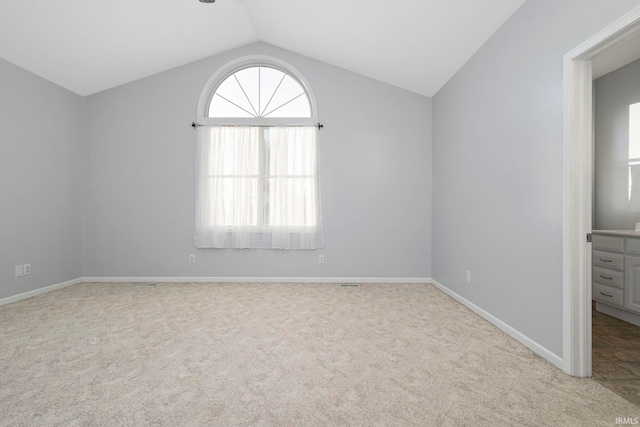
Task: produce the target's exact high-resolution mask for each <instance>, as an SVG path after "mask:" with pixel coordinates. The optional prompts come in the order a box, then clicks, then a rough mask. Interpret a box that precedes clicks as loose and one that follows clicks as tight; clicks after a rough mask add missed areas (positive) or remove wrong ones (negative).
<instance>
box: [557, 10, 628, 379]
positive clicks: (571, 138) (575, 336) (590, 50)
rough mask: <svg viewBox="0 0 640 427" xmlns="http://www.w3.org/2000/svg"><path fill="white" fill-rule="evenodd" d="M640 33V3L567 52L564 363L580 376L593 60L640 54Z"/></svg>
mask: <svg viewBox="0 0 640 427" xmlns="http://www.w3.org/2000/svg"><path fill="white" fill-rule="evenodd" d="M639 35H640V7H639V8H636V9H634V10H633V11H631V12H630V13H629V14H627V15H626V16H624V17H623V18H621V19H619V20H618V21H616V22H614V23H613V24H612V25H610V26H609V27H607V28H605V29H604V30H602V31H601V32H599V33H598V34H596V35H595V36H593V37H592V38H590V39H589V40H587V41H585V42H584V43H583V44H581V45H580V46H578V47H576V48H575V49H573V50H572V51H571V52H569V53H567V54H566V55H565V56H564V147H563V150H564V165H563V168H564V195H565V197H564V206H563V211H564V214H563V283H564V288H563V364H564V366H563V367H564V371H565V372H567V373H569V374H571V375H574V376H579V377H588V376H591V375H592V288H591V283H592V281H591V279H592V263H591V250H592V248H591V243H590V241H591V240H590V239H591V232H592V221H593V211H592V208H593V188H594V184H593V176H594V173H593V158H594V157H593V124H594V120H593V76H594V74H593V72H594V64H596V66H600V65H599V64H601V63H602V62H603V61H604V62H608V63H609V64H610V65H609V66H612V67H614V68H612V69H611V70H614V69H616V68H619V67H621V66H623V65H626V63H629V62H632V60H633V59H637V58H639V57H640V50H638V51H637V52H635V53H633V52H632V51H633V48H632V46H633V45H634V43H633V41H634V39H635V40H636V41H637V40H638V36H639ZM625 55H626V58H625ZM630 55H637V56H635V57H631V58H630V57H629V56H630ZM605 60H606V61H605ZM624 61H627V62H626V63H625V62H624ZM616 62H617V64H616Z"/></svg>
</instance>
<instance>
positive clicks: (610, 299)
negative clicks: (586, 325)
mask: <svg viewBox="0 0 640 427" xmlns="http://www.w3.org/2000/svg"><path fill="white" fill-rule="evenodd" d="M592 242H593V254H592V255H593V257H592V260H591V263H592V264H593V274H592V275H591V277H592V279H593V288H592V289H593V292H592V295H593V299H595V300H596V301H601V302H604V303H607V304H611V305H615V306H618V307H622V306H623V305H624V258H625V257H624V237H618V236H601V235H597V234H594V235H593V239H592Z"/></svg>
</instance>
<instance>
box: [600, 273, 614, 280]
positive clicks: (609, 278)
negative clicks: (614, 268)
mask: <svg viewBox="0 0 640 427" xmlns="http://www.w3.org/2000/svg"><path fill="white" fill-rule="evenodd" d="M600 277H602V278H603V279H607V280H613V277H607V276H603V275H602V274H601V275H600Z"/></svg>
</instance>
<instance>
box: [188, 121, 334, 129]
mask: <svg viewBox="0 0 640 427" xmlns="http://www.w3.org/2000/svg"><path fill="white" fill-rule="evenodd" d="M191 126H193V127H194V128H195V127H200V126H232V127H233V126H250V127H271V128H272V127H276V126H280V125H205V124H202V123H196V122H191ZM300 126H309V125H284V127H300ZM317 126H318V129H322V128H323V127H324V125H323V124H322V123H318V125H317Z"/></svg>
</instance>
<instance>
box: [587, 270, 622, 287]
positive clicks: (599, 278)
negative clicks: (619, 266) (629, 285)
mask: <svg viewBox="0 0 640 427" xmlns="http://www.w3.org/2000/svg"><path fill="white" fill-rule="evenodd" d="M593 281H594V282H599V283H603V284H605V285H609V286H615V287H616V288H622V284H623V283H624V273H623V272H622V271H615V270H609V269H606V268H599V267H593Z"/></svg>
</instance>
